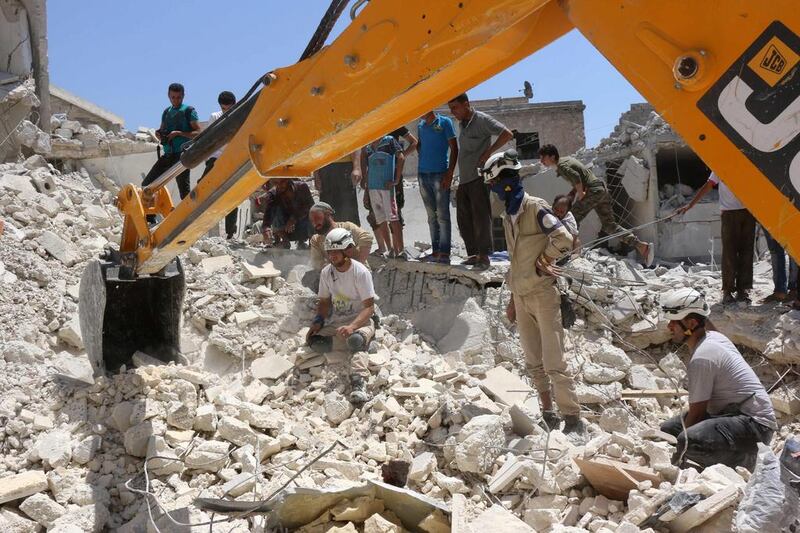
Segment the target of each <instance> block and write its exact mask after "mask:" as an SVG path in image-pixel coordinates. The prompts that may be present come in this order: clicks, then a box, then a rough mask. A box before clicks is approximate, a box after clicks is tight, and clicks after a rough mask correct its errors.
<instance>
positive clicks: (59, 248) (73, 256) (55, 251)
mask: <svg viewBox="0 0 800 533" xmlns="http://www.w3.org/2000/svg"><path fill="white" fill-rule="evenodd" d="M37 240H38V242H39V244H40V245H41V247H42V248H44V249H45V250H46V251H47V253H48V254H50V255H52V256H53V257H55V258H56V259H58V260H59V261H61V263H63V264H64V266H68V267H71V266H72V265H74V264H75V263H77V262H78V261H80V259H81V256H80V253H78V250H77V249H76V248H75V247H74V246H73V245H72V244H71V243H68V242H66V241H65V240H64V239H62V238H61V237H59V236H58V235H56V234H55V233H53V232H52V231H50V230H45V231H43V232H42V234H41V235H40V236H39V238H38V239H37Z"/></svg>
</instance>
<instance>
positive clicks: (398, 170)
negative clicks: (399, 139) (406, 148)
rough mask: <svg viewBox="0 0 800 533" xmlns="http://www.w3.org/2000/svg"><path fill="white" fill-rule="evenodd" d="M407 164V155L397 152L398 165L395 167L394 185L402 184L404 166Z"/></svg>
mask: <svg viewBox="0 0 800 533" xmlns="http://www.w3.org/2000/svg"><path fill="white" fill-rule="evenodd" d="M405 162H406V155H405V153H404V152H397V164H396V165H395V167H394V184H395V185H397V184H398V183H400V180H402V179H403V166H404V165H405Z"/></svg>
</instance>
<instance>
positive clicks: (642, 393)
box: [622, 389, 689, 400]
mask: <svg viewBox="0 0 800 533" xmlns="http://www.w3.org/2000/svg"><path fill="white" fill-rule="evenodd" d="M688 395H689V392H688V391H686V390H684V389H679V390H677V391H676V390H675V389H668V390H661V389H645V390H636V389H624V390H623V391H622V399H623V400H634V399H636V398H671V397H672V396H688Z"/></svg>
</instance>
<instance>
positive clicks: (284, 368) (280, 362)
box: [250, 353, 294, 379]
mask: <svg viewBox="0 0 800 533" xmlns="http://www.w3.org/2000/svg"><path fill="white" fill-rule="evenodd" d="M292 368H294V365H293V364H292V363H291V362H290V361H289V360H288V359H286V358H285V357H283V356H281V355H277V354H275V353H273V354H270V355H267V356H266V357H259V358H258V359H254V360H253V362H252V363H250V373H251V374H252V375H253V377H254V378H256V379H279V378H280V377H281V376H283V375H284V374H286V373H287V372H288V371H290V370H291V369H292Z"/></svg>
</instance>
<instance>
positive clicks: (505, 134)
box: [478, 128, 514, 166]
mask: <svg viewBox="0 0 800 533" xmlns="http://www.w3.org/2000/svg"><path fill="white" fill-rule="evenodd" d="M513 138H514V134H513V133H511V130H510V129H508V128H506V129H504V130H503V131H502V132H500V135H498V136H497V139H496V140H495V141H494V143H492V145H491V146H490V147H489V148H488V149H487V150H486V151H485V152H483V154H482V155H481V158H480V159H479V160H478V163H479V164H480V165H481V166H483V164H484V163H485V162H486V160H487V159H489V156H490V155H492V154H493V153H495V152H496V151H498V150H499V149H500V147H502V146H503V145H505V144H506V143H507V142H508V141H510V140H511V139H513Z"/></svg>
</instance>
